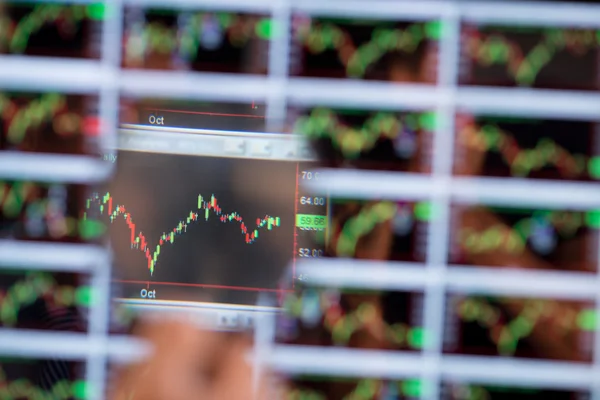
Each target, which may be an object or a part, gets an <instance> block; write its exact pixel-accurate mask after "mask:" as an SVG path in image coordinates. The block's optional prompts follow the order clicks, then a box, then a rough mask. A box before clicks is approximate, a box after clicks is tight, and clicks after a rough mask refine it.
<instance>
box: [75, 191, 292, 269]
mask: <svg viewBox="0 0 600 400" xmlns="http://www.w3.org/2000/svg"><path fill="white" fill-rule="evenodd" d="M93 208H94V209H96V210H97V211H99V212H100V214H102V215H106V216H108V218H109V219H110V222H111V223H114V222H115V221H116V220H117V219H122V220H124V221H125V224H126V225H127V227H128V228H129V230H130V233H131V234H130V245H131V248H132V249H136V250H139V251H140V252H142V253H143V254H144V257H145V258H146V261H147V265H148V270H149V271H150V275H153V274H154V269H155V267H156V264H157V262H158V259H159V257H160V253H161V248H162V247H164V246H165V245H167V244H173V243H174V242H175V239H176V238H177V237H178V236H181V235H184V234H185V233H187V231H188V228H190V227H191V226H192V225H193V224H194V223H196V222H199V221H201V220H202V219H203V220H204V221H208V219H209V217H210V216H211V215H215V216H216V217H217V218H218V220H219V221H220V222H222V223H236V224H238V225H239V228H240V235H241V236H242V238H243V240H244V242H245V243H246V244H253V243H254V242H255V241H256V240H257V239H258V237H259V231H260V230H261V229H266V230H269V231H270V230H273V229H274V228H277V227H279V226H280V225H281V220H280V218H279V217H271V216H269V215H266V216H264V217H262V218H257V219H256V227H255V228H254V229H252V228H249V227H248V225H247V223H246V222H244V220H243V218H242V216H241V215H239V214H238V213H237V212H235V211H234V212H230V213H225V212H223V210H222V209H221V206H220V205H219V203H218V201H217V199H216V197H215V196H214V195H211V196H210V198H204V197H203V196H202V195H198V207H197V209H193V210H190V211H189V213H188V214H187V216H186V217H185V218H184V219H181V220H180V221H179V222H178V223H177V224H176V225H175V227H174V228H172V229H171V230H169V231H168V232H163V233H162V235H160V237H159V238H158V243H157V244H156V245H155V246H154V248H153V247H152V245H151V244H150V243H148V239H146V235H144V234H143V232H142V231H141V230H139V231H138V230H137V229H136V223H135V222H134V220H133V217H132V215H131V214H130V213H129V212H127V209H126V208H125V206H124V205H119V204H118V203H116V202H114V201H113V197H112V196H111V194H110V193H108V192H107V193H106V194H104V195H102V196H101V195H100V194H99V193H95V194H94V195H93V196H92V197H91V198H89V199H88V200H87V202H86V210H88V211H89V210H92V211H94V210H93ZM86 218H87V213H86V214H84V219H86Z"/></svg>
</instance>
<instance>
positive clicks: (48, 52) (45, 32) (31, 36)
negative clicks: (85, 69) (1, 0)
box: [0, 1, 105, 59]
mask: <svg viewBox="0 0 600 400" xmlns="http://www.w3.org/2000/svg"><path fill="white" fill-rule="evenodd" d="M0 7H1V8H0V54H14V55H27V56H48V57H68V58H92V59H99V58H100V52H101V36H102V19H103V18H104V14H105V7H104V4H102V3H90V4H59V3H56V4H55V3H51V2H40V3H35V2H16V1H12V2H8V3H6V4H4V5H0Z"/></svg>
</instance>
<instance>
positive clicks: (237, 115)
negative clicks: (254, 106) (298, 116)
mask: <svg viewBox="0 0 600 400" xmlns="http://www.w3.org/2000/svg"><path fill="white" fill-rule="evenodd" d="M148 110H151V111H165V112H172V113H180V114H197V115H214V116H217V117H243V118H265V116H264V115H252V114H228V113H214V112H204V111H183V110H169V109H166V108H148Z"/></svg>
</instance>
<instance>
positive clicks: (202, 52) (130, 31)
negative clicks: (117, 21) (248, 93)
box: [123, 7, 269, 75]
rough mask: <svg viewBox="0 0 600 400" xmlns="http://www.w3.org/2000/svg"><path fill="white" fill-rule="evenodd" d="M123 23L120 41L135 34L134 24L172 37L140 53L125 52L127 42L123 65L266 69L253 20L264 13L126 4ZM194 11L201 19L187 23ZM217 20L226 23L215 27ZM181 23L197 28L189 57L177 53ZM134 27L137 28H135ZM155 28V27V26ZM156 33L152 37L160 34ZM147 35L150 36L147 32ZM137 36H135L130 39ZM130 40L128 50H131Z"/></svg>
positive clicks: (255, 71)
mask: <svg viewBox="0 0 600 400" xmlns="http://www.w3.org/2000/svg"><path fill="white" fill-rule="evenodd" d="M124 14H125V18H124V25H123V35H124V36H123V43H127V41H128V40H129V39H130V38H136V37H137V35H138V33H137V32H136V31H135V30H134V27H137V26H140V24H141V26H142V27H143V28H142V29H144V30H146V31H147V32H148V29H149V27H150V26H154V27H155V28H156V27H159V28H158V29H160V31H162V35H168V36H169V37H172V38H173V40H172V43H168V42H169V40H166V41H163V43H162V44H161V46H158V47H165V46H163V44H166V46H170V47H171V48H167V47H165V48H164V49H163V48H161V49H159V48H158V47H157V46H155V48H152V46H148V47H149V48H148V50H147V51H146V52H145V54H144V55H143V56H142V57H141V60H140V59H138V58H137V57H135V56H134V57H132V54H131V53H130V54H128V53H127V51H128V49H127V46H126V45H124V47H123V50H124V52H123V67H126V68H148V69H175V70H193V71H203V72H229V73H251V74H260V75H265V74H266V73H267V64H268V61H267V56H268V54H267V53H268V43H269V42H268V40H264V39H261V38H260V37H258V35H257V29H256V26H257V23H259V21H262V20H263V19H264V18H266V17H265V16H259V15H250V14H239V13H226V12H219V13H211V12H203V11H196V12H189V11H186V12H179V11H177V10H169V9H158V8H152V9H141V8H138V7H126V8H125V12H124ZM195 14H202V15H203V18H204V20H203V21H204V22H203V23H202V24H201V25H200V26H196V25H195V24H193V23H192V24H191V25H190V24H188V22H187V21H186V19H189V18H191V17H192V16H193V15H195ZM219 20H230V21H232V23H231V24H230V25H228V27H226V28H225V27H223V28H219V27H220V25H219V24H218V21H219ZM184 27H188V28H189V27H194V29H195V28H198V31H199V33H198V39H199V43H198V51H197V54H196V55H195V56H192V57H191V58H188V59H186V58H184V57H182V56H180V55H179V54H178V53H179V51H180V50H181V45H180V43H178V42H179V36H180V35H182V34H183V32H184V29H185V28H184ZM136 29H137V28H136ZM157 31H158V30H157ZM159 35H161V34H157V35H155V37H160V36H159ZM150 37H153V36H151V35H150ZM232 38H237V39H239V41H236V40H235V39H232ZM134 40H137V39H134ZM135 46H136V45H135V44H132V47H131V51H135Z"/></svg>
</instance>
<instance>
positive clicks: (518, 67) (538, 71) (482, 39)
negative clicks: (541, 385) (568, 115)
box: [459, 24, 600, 90]
mask: <svg viewBox="0 0 600 400" xmlns="http://www.w3.org/2000/svg"><path fill="white" fill-rule="evenodd" d="M599 33H600V31H598V30H594V29H576V28H558V27H528V26H496V25H477V24H463V26H462V31H461V64H460V75H459V84H461V85H482V86H504V87H527V88H540V89H570V90H598V89H599V88H600V34H599ZM565 71H569V73H565Z"/></svg>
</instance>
